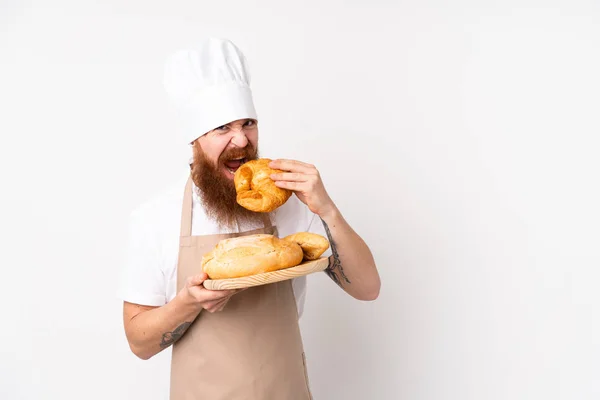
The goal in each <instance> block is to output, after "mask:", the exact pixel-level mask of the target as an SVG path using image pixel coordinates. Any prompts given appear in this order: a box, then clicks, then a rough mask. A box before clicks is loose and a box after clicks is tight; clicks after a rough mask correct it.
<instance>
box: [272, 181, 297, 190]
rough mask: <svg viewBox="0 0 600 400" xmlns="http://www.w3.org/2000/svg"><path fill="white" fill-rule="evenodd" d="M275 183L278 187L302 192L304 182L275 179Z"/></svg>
mask: <svg viewBox="0 0 600 400" xmlns="http://www.w3.org/2000/svg"><path fill="white" fill-rule="evenodd" d="M274 183H275V186H277V187H280V188H282V189H289V190H293V191H295V192H301V191H302V187H303V182H289V181H275V182H274Z"/></svg>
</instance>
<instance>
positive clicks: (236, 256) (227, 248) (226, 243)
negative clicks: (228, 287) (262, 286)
mask: <svg viewBox="0 0 600 400" xmlns="http://www.w3.org/2000/svg"><path fill="white" fill-rule="evenodd" d="M303 256H304V253H303V252H302V248H301V247H300V245H298V244H297V243H295V242H293V241H290V240H283V239H279V238H277V237H276V236H273V235H268V234H256V235H248V236H239V237H235V238H230V239H223V240H221V241H220V242H219V243H218V244H217V245H216V246H215V247H214V248H213V250H211V251H210V252H209V253H207V254H205V255H204V256H203V257H202V264H201V265H202V270H203V271H204V272H206V274H207V275H208V277H209V278H210V279H228V278H239V277H243V276H249V275H255V274H260V273H263V272H271V271H277V270H280V269H284V268H289V267H294V266H296V265H298V264H300V263H301V262H302V259H303Z"/></svg>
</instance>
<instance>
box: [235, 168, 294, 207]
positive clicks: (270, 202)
mask: <svg viewBox="0 0 600 400" xmlns="http://www.w3.org/2000/svg"><path fill="white" fill-rule="evenodd" d="M270 162H271V160H270V159H268V158H260V159H258V160H250V161H248V162H246V163H244V164H242V165H241V166H240V167H239V168H238V169H237V170H236V171H235V174H234V176H233V183H234V185H235V190H236V192H237V198H236V201H237V202H238V204H239V205H241V206H242V207H244V208H246V209H248V210H251V211H255V212H271V211H273V210H275V209H276V208H278V207H281V206H282V205H283V204H284V203H285V202H286V201H287V200H288V199H289V198H290V196H291V195H292V191H291V190H287V189H282V188H280V187H278V186H276V185H275V182H273V180H272V179H271V174H273V173H279V172H283V171H280V170H276V169H272V168H269V163H270Z"/></svg>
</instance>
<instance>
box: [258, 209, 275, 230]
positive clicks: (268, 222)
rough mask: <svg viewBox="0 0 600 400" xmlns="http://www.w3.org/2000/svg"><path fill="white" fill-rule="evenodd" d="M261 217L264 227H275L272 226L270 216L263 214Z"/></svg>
mask: <svg viewBox="0 0 600 400" xmlns="http://www.w3.org/2000/svg"><path fill="white" fill-rule="evenodd" d="M261 217H262V222H263V225H264V227H265V228H267V229H270V228H271V227H272V226H273V225H271V218H269V214H268V213H263V214H262V216H261Z"/></svg>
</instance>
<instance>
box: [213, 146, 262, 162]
mask: <svg viewBox="0 0 600 400" xmlns="http://www.w3.org/2000/svg"><path fill="white" fill-rule="evenodd" d="M254 157H256V150H255V149H254V147H252V145H251V144H248V145H247V146H246V147H244V148H235V149H230V150H225V151H224V152H223V153H221V155H220V156H219V161H229V160H235V159H238V158H245V159H247V160H250V159H252V158H254Z"/></svg>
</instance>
